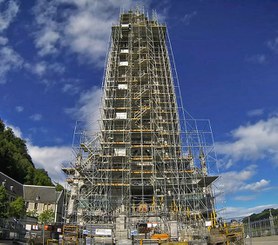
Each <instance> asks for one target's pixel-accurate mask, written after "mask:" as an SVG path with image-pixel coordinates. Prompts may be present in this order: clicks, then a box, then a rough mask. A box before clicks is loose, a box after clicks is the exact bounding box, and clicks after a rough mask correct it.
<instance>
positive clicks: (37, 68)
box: [25, 61, 65, 77]
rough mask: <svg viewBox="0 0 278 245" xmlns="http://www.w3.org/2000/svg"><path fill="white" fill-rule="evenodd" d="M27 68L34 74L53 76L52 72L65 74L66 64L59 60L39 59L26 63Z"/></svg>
mask: <svg viewBox="0 0 278 245" xmlns="http://www.w3.org/2000/svg"><path fill="white" fill-rule="evenodd" d="M25 68H26V69H27V70H28V71H30V72H31V73H33V74H36V75H38V76H40V77H42V76H45V75H46V76H48V77H49V76H51V75H52V74H63V73H64V72H65V66H64V65H62V64H60V63H57V62H51V63H49V62H46V61H39V62H37V63H33V64H30V63H25Z"/></svg>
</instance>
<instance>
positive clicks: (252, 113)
mask: <svg viewBox="0 0 278 245" xmlns="http://www.w3.org/2000/svg"><path fill="white" fill-rule="evenodd" d="M263 114H264V109H254V110H251V111H248V112H247V116H249V117H255V116H261V115H263Z"/></svg>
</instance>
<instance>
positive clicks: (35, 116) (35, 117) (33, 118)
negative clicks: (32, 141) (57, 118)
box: [30, 113, 42, 121]
mask: <svg viewBox="0 0 278 245" xmlns="http://www.w3.org/2000/svg"><path fill="white" fill-rule="evenodd" d="M30 119H31V120H33V121H40V120H41V119H42V115H41V114H38V113H37V114H33V115H31V116H30Z"/></svg>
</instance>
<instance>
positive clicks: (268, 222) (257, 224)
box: [244, 216, 278, 237]
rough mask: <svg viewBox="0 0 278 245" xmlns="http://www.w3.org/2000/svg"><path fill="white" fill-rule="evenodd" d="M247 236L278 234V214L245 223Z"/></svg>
mask: <svg viewBox="0 0 278 245" xmlns="http://www.w3.org/2000/svg"><path fill="white" fill-rule="evenodd" d="M244 231H245V236H246V237H261V236H274V235H278V216H274V217H272V216H270V217H269V218H266V219H262V220H258V221H250V220H248V222H247V223H245V224H244Z"/></svg>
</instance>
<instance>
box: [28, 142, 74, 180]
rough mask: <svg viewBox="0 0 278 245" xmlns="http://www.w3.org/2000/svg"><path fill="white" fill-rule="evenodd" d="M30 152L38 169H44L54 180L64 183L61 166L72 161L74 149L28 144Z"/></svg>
mask: <svg viewBox="0 0 278 245" xmlns="http://www.w3.org/2000/svg"><path fill="white" fill-rule="evenodd" d="M27 148H28V152H29V154H30V156H31V157H32V160H33V162H34V164H35V166H36V167H39V168H44V169H45V170H46V171H47V172H48V174H49V175H50V177H51V178H52V180H54V181H55V182H63V181H64V176H63V174H62V172H61V165H62V164H63V163H68V162H69V161H70V160H72V149H71V147H69V146H44V147H40V146H34V145H32V144H30V143H28V144H27Z"/></svg>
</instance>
